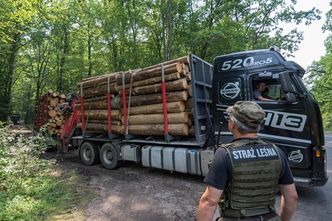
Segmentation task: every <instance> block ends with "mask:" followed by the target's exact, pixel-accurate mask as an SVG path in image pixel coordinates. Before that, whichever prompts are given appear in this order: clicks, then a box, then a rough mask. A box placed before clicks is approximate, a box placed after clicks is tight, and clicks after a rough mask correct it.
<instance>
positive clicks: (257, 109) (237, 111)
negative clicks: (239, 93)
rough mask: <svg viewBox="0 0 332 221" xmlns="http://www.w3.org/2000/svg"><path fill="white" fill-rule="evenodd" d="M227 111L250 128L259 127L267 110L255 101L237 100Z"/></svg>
mask: <svg viewBox="0 0 332 221" xmlns="http://www.w3.org/2000/svg"><path fill="white" fill-rule="evenodd" d="M226 112H228V113H229V114H231V115H232V116H233V117H235V118H236V119H237V120H238V121H240V122H241V123H243V124H244V125H246V126H248V127H250V128H258V126H259V125H260V124H261V122H262V121H263V119H264V117H265V112H264V110H263V109H262V108H261V106H259V105H258V104H257V103H255V102H253V101H237V102H236V103H235V104H234V105H233V106H230V107H228V108H227V109H226Z"/></svg>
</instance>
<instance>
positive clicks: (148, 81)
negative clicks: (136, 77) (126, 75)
mask: <svg viewBox="0 0 332 221" xmlns="http://www.w3.org/2000/svg"><path fill="white" fill-rule="evenodd" d="M179 79H181V74H180V73H179V72H175V73H170V74H166V75H165V81H172V80H179ZM161 80H162V79H161V76H158V77H154V78H148V79H145V80H141V81H137V82H133V84H132V88H134V87H140V86H146V85H151V84H156V83H161ZM129 87H130V85H129Z"/></svg>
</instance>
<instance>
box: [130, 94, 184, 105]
mask: <svg viewBox="0 0 332 221" xmlns="http://www.w3.org/2000/svg"><path fill="white" fill-rule="evenodd" d="M166 96H167V102H173V101H186V100H187V99H188V93H187V91H177V92H167V93H166ZM162 101H163V99H162V95H161V94H150V95H149V96H146V95H138V96H132V97H131V98H130V106H139V105H146V104H156V103H161V102H162Z"/></svg>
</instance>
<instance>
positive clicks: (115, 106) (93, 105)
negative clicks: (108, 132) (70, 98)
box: [76, 96, 122, 110]
mask: <svg viewBox="0 0 332 221" xmlns="http://www.w3.org/2000/svg"><path fill="white" fill-rule="evenodd" d="M121 104H122V102H121V103H119V100H118V99H111V109H112V110H119V109H120V108H121V107H122V106H121ZM76 108H79V109H80V108H81V103H78V104H76ZM107 108H108V104H107V98H106V96H105V100H101V101H95V102H84V109H85V110H89V109H91V110H94V109H105V110H107Z"/></svg>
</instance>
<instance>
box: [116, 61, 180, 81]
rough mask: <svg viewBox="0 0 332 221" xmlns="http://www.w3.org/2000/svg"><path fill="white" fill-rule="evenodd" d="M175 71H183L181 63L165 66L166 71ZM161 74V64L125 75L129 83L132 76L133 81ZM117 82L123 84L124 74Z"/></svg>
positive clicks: (119, 76)
mask: <svg viewBox="0 0 332 221" xmlns="http://www.w3.org/2000/svg"><path fill="white" fill-rule="evenodd" d="M174 72H179V73H181V72H182V65H181V63H172V64H168V65H165V66H164V73H165V74H169V73H174ZM159 76H161V66H157V67H154V68H149V67H148V68H145V69H142V70H140V71H138V72H136V73H134V72H132V73H128V74H126V75H125V83H126V84H129V83H130V81H131V78H133V79H132V81H133V82H136V81H141V80H145V79H149V78H154V77H159ZM116 82H117V84H118V85H122V75H118V76H117V79H116Z"/></svg>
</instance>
